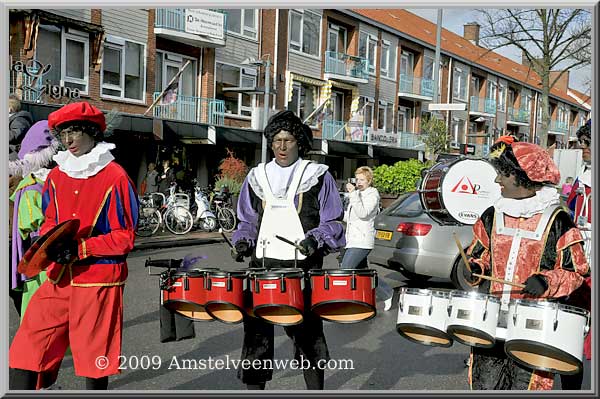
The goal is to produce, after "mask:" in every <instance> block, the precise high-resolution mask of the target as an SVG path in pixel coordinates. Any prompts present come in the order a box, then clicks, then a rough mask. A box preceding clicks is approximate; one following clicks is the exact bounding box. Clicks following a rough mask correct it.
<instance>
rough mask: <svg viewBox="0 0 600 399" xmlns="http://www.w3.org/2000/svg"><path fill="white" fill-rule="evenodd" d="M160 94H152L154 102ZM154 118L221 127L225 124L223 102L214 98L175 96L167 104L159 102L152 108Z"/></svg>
mask: <svg viewBox="0 0 600 399" xmlns="http://www.w3.org/2000/svg"><path fill="white" fill-rule="evenodd" d="M159 95H160V93H154V100H156V98H157V97H158V96H159ZM153 111H154V117H155V118H160V119H173V120H177V121H185V122H199V123H208V124H210V125H223V124H224V122H225V117H224V115H225V102H224V101H223V100H216V99H214V98H203V97H189V96H177V99H176V100H175V101H174V102H172V103H168V104H162V103H161V102H159V103H158V104H157V105H156V106H155V107H154V110H153Z"/></svg>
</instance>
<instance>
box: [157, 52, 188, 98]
mask: <svg viewBox="0 0 600 399" xmlns="http://www.w3.org/2000/svg"><path fill="white" fill-rule="evenodd" d="M187 61H190V64H189V65H188V66H187V67H186V68H185V69H184V70H183V72H182V73H181V76H180V77H179V88H178V90H177V94H178V96H183V97H195V96H196V90H197V77H196V76H197V74H196V70H197V68H196V65H197V60H196V59H194V58H189V57H185V56H183V55H179V54H175V53H170V52H162V51H157V52H156V67H155V68H154V71H155V78H156V80H155V82H156V85H155V90H156V91H157V92H161V91H162V90H163V88H165V87H167V85H168V84H169V82H171V80H172V79H173V77H174V76H175V75H177V73H178V72H179V70H180V69H181V68H183V66H184V65H185V64H186V63H187Z"/></svg>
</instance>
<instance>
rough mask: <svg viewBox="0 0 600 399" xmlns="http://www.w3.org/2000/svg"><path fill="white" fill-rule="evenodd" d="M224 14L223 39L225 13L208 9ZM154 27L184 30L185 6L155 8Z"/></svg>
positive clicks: (225, 20)
mask: <svg viewBox="0 0 600 399" xmlns="http://www.w3.org/2000/svg"><path fill="white" fill-rule="evenodd" d="M210 11H212V12H217V13H220V14H223V15H224V20H223V37H222V38H223V39H224V38H225V34H226V33H227V13H225V12H223V11H221V10H210ZM154 27H155V28H163V29H170V30H174V31H177V32H186V30H185V8H157V9H156V19H155V21H154ZM219 39H221V38H219Z"/></svg>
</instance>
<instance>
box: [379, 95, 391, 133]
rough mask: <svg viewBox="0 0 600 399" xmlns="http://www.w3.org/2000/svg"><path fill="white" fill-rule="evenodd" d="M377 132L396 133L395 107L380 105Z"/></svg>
mask: <svg viewBox="0 0 600 399" xmlns="http://www.w3.org/2000/svg"><path fill="white" fill-rule="evenodd" d="M377 130H382V131H385V132H386V133H392V132H393V131H394V105H393V104H385V103H381V102H380V103H379V112H378V113H377Z"/></svg>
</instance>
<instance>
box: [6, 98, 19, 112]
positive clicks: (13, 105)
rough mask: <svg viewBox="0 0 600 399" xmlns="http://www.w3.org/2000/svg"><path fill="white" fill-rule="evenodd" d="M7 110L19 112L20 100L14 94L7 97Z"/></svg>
mask: <svg viewBox="0 0 600 399" xmlns="http://www.w3.org/2000/svg"><path fill="white" fill-rule="evenodd" d="M8 110H9V112H11V111H12V112H19V111H20V110H21V100H19V97H17V96H15V95H14V94H11V95H10V96H8Z"/></svg>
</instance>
